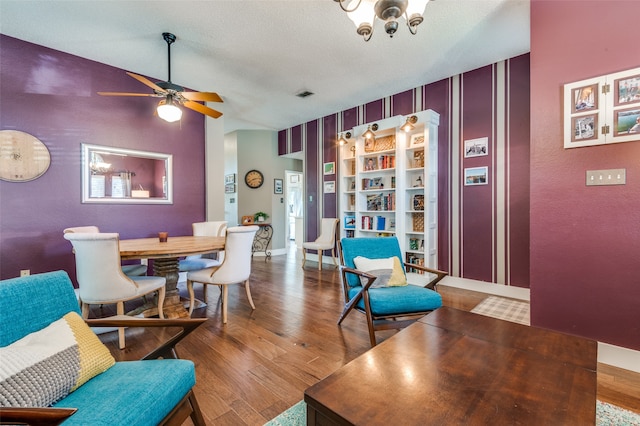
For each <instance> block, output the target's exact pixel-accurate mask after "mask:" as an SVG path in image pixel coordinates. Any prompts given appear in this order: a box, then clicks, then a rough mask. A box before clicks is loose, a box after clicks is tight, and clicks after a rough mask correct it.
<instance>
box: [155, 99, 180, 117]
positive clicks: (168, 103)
mask: <svg viewBox="0 0 640 426" xmlns="http://www.w3.org/2000/svg"><path fill="white" fill-rule="evenodd" d="M156 111H157V112H158V117H160V118H162V119H163V120H164V121H167V122H169V123H173V122H175V121H178V120H180V119H181V118H182V110H181V109H180V108H178V107H177V106H175V104H174V103H173V100H172V99H171V97H167V99H165V100H162V101H160V103H159V104H158V108H157V109H156Z"/></svg>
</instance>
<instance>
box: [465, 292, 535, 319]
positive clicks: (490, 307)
mask: <svg viewBox="0 0 640 426" xmlns="http://www.w3.org/2000/svg"><path fill="white" fill-rule="evenodd" d="M471 312H473V313H475V314H480V315H484V316H487V317H492V318H498V319H501V320H505V321H511V322H517V323H518V324H524V325H529V324H530V323H531V322H530V320H529V303H528V302H523V301H520V300H513V299H506V298H504V297H498V296H489V297H487V298H486V299H484V300H483V301H482V302H480V303H478V305H477V306H476V307H475V308H473V309H472V310H471Z"/></svg>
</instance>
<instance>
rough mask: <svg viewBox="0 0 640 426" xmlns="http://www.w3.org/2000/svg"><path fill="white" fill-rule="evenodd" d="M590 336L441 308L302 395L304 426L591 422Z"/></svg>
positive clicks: (593, 351)
mask: <svg viewBox="0 0 640 426" xmlns="http://www.w3.org/2000/svg"><path fill="white" fill-rule="evenodd" d="M596 364H597V342H595V341H593V340H588V339H583V338H580V337H576V336H570V335H567V334H562V333H558V332H554V331H550V330H545V329H541V328H535V327H528V326H525V325H521V324H515V323H511V322H507V321H503V320H498V319H494V318H489V317H486V316H482V315H477V314H473V313H470V312H465V311H460V310H456V309H453V308H449V307H442V308H440V309H438V310H436V311H434V312H433V313H431V314H429V315H426V316H425V317H423V318H422V319H420V320H418V321H417V322H415V323H414V324H412V325H410V326H409V327H407V328H406V329H404V330H402V331H400V332H399V333H398V334H396V335H394V336H392V337H390V338H389V339H387V340H386V341H384V342H383V343H381V344H379V345H377V346H376V347H374V348H372V349H371V350H369V351H367V352H365V353H364V354H362V355H361V356H359V357H358V358H356V359H355V360H353V361H351V362H350V363H348V364H347V365H345V366H344V367H342V368H340V369H339V370H338V371H336V372H335V373H333V374H332V375H330V376H329V377H327V378H325V379H324V380H322V381H320V382H318V383H316V384H315V385H313V386H311V387H310V388H308V389H307V390H306V391H305V394H304V400H305V401H306V403H307V424H308V425H325V424H328V425H331V424H339V425H368V426H369V425H394V424H397V425H400V424H402V425H430V424H433V425H442V424H465V425H475V424H480V425H485V424H491V425H503V424H504V425H513V424H534V425H547V424H548V425H552V424H557V425H559V424H595V410H596Z"/></svg>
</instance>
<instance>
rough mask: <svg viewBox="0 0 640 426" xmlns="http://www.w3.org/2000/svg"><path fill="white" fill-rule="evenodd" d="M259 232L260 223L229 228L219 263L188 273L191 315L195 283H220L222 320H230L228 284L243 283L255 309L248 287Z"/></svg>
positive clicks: (224, 322) (218, 284)
mask: <svg viewBox="0 0 640 426" xmlns="http://www.w3.org/2000/svg"><path fill="white" fill-rule="evenodd" d="M257 231H258V227H257V226H255V225H254V226H234V227H230V228H227V233H226V238H225V247H224V249H225V256H224V260H223V261H222V264H221V265H220V266H215V267H213V268H206V269H201V270H199V271H192V272H189V273H188V274H187V290H188V292H189V299H190V305H189V315H191V314H192V312H193V308H194V303H195V294H194V292H193V283H194V282H198V283H202V284H204V285H205V286H207V285H217V286H220V287H221V290H222V323H223V324H226V323H227V306H228V286H229V285H231V284H244V288H245V291H246V293H247V298H248V299H249V304H250V305H251V309H255V308H256V307H255V305H254V303H253V299H252V298H251V289H250V287H249V276H250V275H251V247H253V239H254V237H255V235H256V232H257Z"/></svg>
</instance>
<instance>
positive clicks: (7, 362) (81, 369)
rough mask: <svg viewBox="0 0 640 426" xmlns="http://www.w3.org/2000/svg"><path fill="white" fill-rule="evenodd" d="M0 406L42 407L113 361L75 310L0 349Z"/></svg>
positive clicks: (74, 388)
mask: <svg viewBox="0 0 640 426" xmlns="http://www.w3.org/2000/svg"><path fill="white" fill-rule="evenodd" d="M0 359H1V360H2V364H0V405H1V406H5V407H47V406H49V405H51V404H53V403H54V402H56V401H58V400H59V399H61V398H64V397H65V396H67V395H68V394H69V393H70V392H73V391H74V390H76V389H77V388H79V387H80V386H82V385H83V384H84V383H85V382H86V381H88V380H90V379H91V378H92V377H94V376H96V375H98V374H101V373H103V372H104V371H106V370H108V369H109V368H110V367H111V366H113V365H114V364H115V360H114V359H113V357H112V356H111V353H110V352H109V350H108V349H107V347H106V346H105V345H103V344H102V342H100V340H99V339H98V337H97V336H96V335H95V334H94V333H93V332H92V331H91V329H90V328H89V327H88V326H87V325H86V323H85V322H84V320H83V319H82V318H81V317H80V316H79V315H78V314H77V313H75V312H69V313H68V314H66V315H65V316H64V317H62V318H61V319H59V320H57V321H54V322H53V323H51V324H50V325H48V326H47V327H45V328H43V329H42V330H39V331H36V332H34V333H31V334H28V335H27V336H25V337H23V338H22V339H20V340H18V341H16V342H14V343H12V344H11V345H9V346H6V347H4V348H0Z"/></svg>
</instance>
